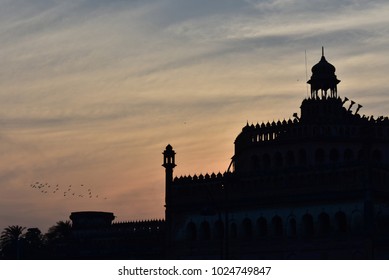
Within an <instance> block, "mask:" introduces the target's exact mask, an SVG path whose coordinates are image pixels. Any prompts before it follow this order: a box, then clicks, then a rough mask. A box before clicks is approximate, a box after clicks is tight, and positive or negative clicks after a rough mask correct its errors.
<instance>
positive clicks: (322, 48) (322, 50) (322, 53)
mask: <svg viewBox="0 0 389 280" xmlns="http://www.w3.org/2000/svg"><path fill="white" fill-rule="evenodd" d="M321 56H324V47H323V46H321Z"/></svg>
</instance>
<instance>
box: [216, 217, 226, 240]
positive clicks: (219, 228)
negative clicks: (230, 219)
mask: <svg viewBox="0 0 389 280" xmlns="http://www.w3.org/2000/svg"><path fill="white" fill-rule="evenodd" d="M215 238H216V239H223V238H224V223H223V222H222V221H220V220H218V221H216V222H215Z"/></svg>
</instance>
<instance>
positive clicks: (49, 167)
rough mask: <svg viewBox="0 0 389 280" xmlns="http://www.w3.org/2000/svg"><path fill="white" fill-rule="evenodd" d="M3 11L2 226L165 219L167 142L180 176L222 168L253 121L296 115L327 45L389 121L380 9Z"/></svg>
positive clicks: (44, 1)
mask: <svg viewBox="0 0 389 280" xmlns="http://www.w3.org/2000/svg"><path fill="white" fill-rule="evenodd" d="M0 5H1V10H0V41H1V42H2V43H1V46H0V62H1V63H0V83H1V85H2V86H1V88H0V125H1V128H2V130H1V131H2V132H1V134H0V140H2V145H1V146H0V152H1V154H2V163H0V211H1V212H2V213H6V214H3V216H2V217H1V222H0V228H2V227H4V226H6V225H7V224H10V223H20V224H23V225H26V226H43V227H47V226H49V225H50V223H55V221H56V220H60V219H66V218H67V215H68V214H70V212H71V211H75V210H88V209H96V210H106V211H113V212H115V214H116V215H117V216H119V217H122V218H123V219H138V218H139V219H141V218H152V217H161V216H163V203H164V202H163V197H164V195H163V192H164V186H163V182H164V180H163V170H162V168H161V166H160V164H161V152H162V150H163V148H164V147H165V146H166V144H167V143H170V144H172V145H173V146H174V147H175V148H176V149H177V159H178V162H179V164H178V166H177V168H176V174H178V175H180V174H193V173H200V172H213V171H215V172H217V171H224V170H225V169H226V168H227V166H228V164H229V160H230V157H231V156H232V153H233V141H234V139H235V137H236V135H237V134H238V133H239V132H240V130H241V127H242V126H243V125H245V123H246V121H249V122H254V123H255V122H257V121H258V122H262V121H264V122H266V121H272V120H273V119H274V120H278V119H283V118H288V117H290V116H291V115H292V114H293V112H296V111H297V110H298V107H299V105H300V102H301V100H302V99H303V98H304V97H305V96H306V84H305V62H304V59H305V57H304V54H305V50H307V54H308V55H307V58H308V67H309V68H310V67H311V66H312V65H313V64H314V63H316V62H317V61H318V59H319V58H320V55H321V54H320V51H321V50H320V48H321V46H322V45H324V46H325V47H326V56H327V58H328V60H329V61H330V62H332V63H333V64H334V65H335V66H336V67H337V74H338V77H339V78H340V79H341V80H342V82H341V84H340V85H339V93H340V95H342V96H344V95H347V96H348V97H350V98H353V99H356V100H355V101H357V102H359V103H362V104H363V105H364V107H363V110H365V111H364V112H366V113H368V114H369V115H370V114H377V115H382V114H385V113H386V112H387V111H389V107H388V105H385V104H388V102H383V101H385V100H387V92H388V89H389V84H388V81H387V78H386V75H385V73H386V72H387V70H388V67H389V62H388V61H386V60H385V57H388V50H389V48H388V46H389V41H388V40H389V39H388V38H389V36H388V35H389V34H388V33H389V30H388V28H387V26H388V21H389V20H388V17H387V14H388V12H389V4H387V3H386V2H385V1H374V2H372V1H362V0H360V1H357V0H355V1H353V0H344V1H330V2H328V1H326V2H323V1H307V0H306V1H297V0H290V1H259V0H258V1H257V0H246V1H224V0H223V1H206V0H201V1H181V0H161V1H154V0H150V1H120V0H117V1H108V2H107V1H96V0H84V1H73V0H71V1H65V2H64V1H49V0H38V1H33V2H32V1H27V0H12V1H6V0H1V1H0ZM309 68H308V75H310V73H309ZM364 112H361V113H364ZM34 180H47V181H50V182H52V183H56V184H57V183H58V184H71V183H73V182H77V183H81V182H82V183H88V184H91V185H93V186H94V187H95V188H96V190H99V191H100V192H101V193H105V194H109V195H110V197H111V200H107V201H100V202H97V201H94V202H92V201H91V202H88V203H85V201H81V200H69V199H68V198H63V197H55V198H53V197H50V198H48V197H44V196H42V195H39V194H37V193H34V194H32V193H30V192H29V189H28V186H29V184H30V183H31V182H32V181H34ZM22 208H23V211H21V209H22ZM26 212H28V213H29V214H28V215H26V216H24V215H23V213H26ZM34 223H36V224H34Z"/></svg>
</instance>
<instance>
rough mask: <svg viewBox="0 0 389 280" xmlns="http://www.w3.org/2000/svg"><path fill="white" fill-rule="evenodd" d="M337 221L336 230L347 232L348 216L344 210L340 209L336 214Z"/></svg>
mask: <svg viewBox="0 0 389 280" xmlns="http://www.w3.org/2000/svg"><path fill="white" fill-rule="evenodd" d="M335 223H336V231H337V232H338V233H345V232H347V218H346V214H345V213H344V212H342V211H339V212H337V213H336V214H335Z"/></svg>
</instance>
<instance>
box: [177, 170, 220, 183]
mask: <svg viewBox="0 0 389 280" xmlns="http://www.w3.org/2000/svg"><path fill="white" fill-rule="evenodd" d="M225 174H227V172H224V173H223V174H222V173H220V172H218V173H217V174H215V173H212V174H209V173H206V174H205V175H203V174H200V175H196V174H195V175H193V176H190V175H189V176H180V177H175V178H174V180H173V182H174V183H177V184H190V183H196V184H201V183H202V182H203V183H209V182H215V181H220V180H222V179H223V177H224V176H225Z"/></svg>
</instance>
